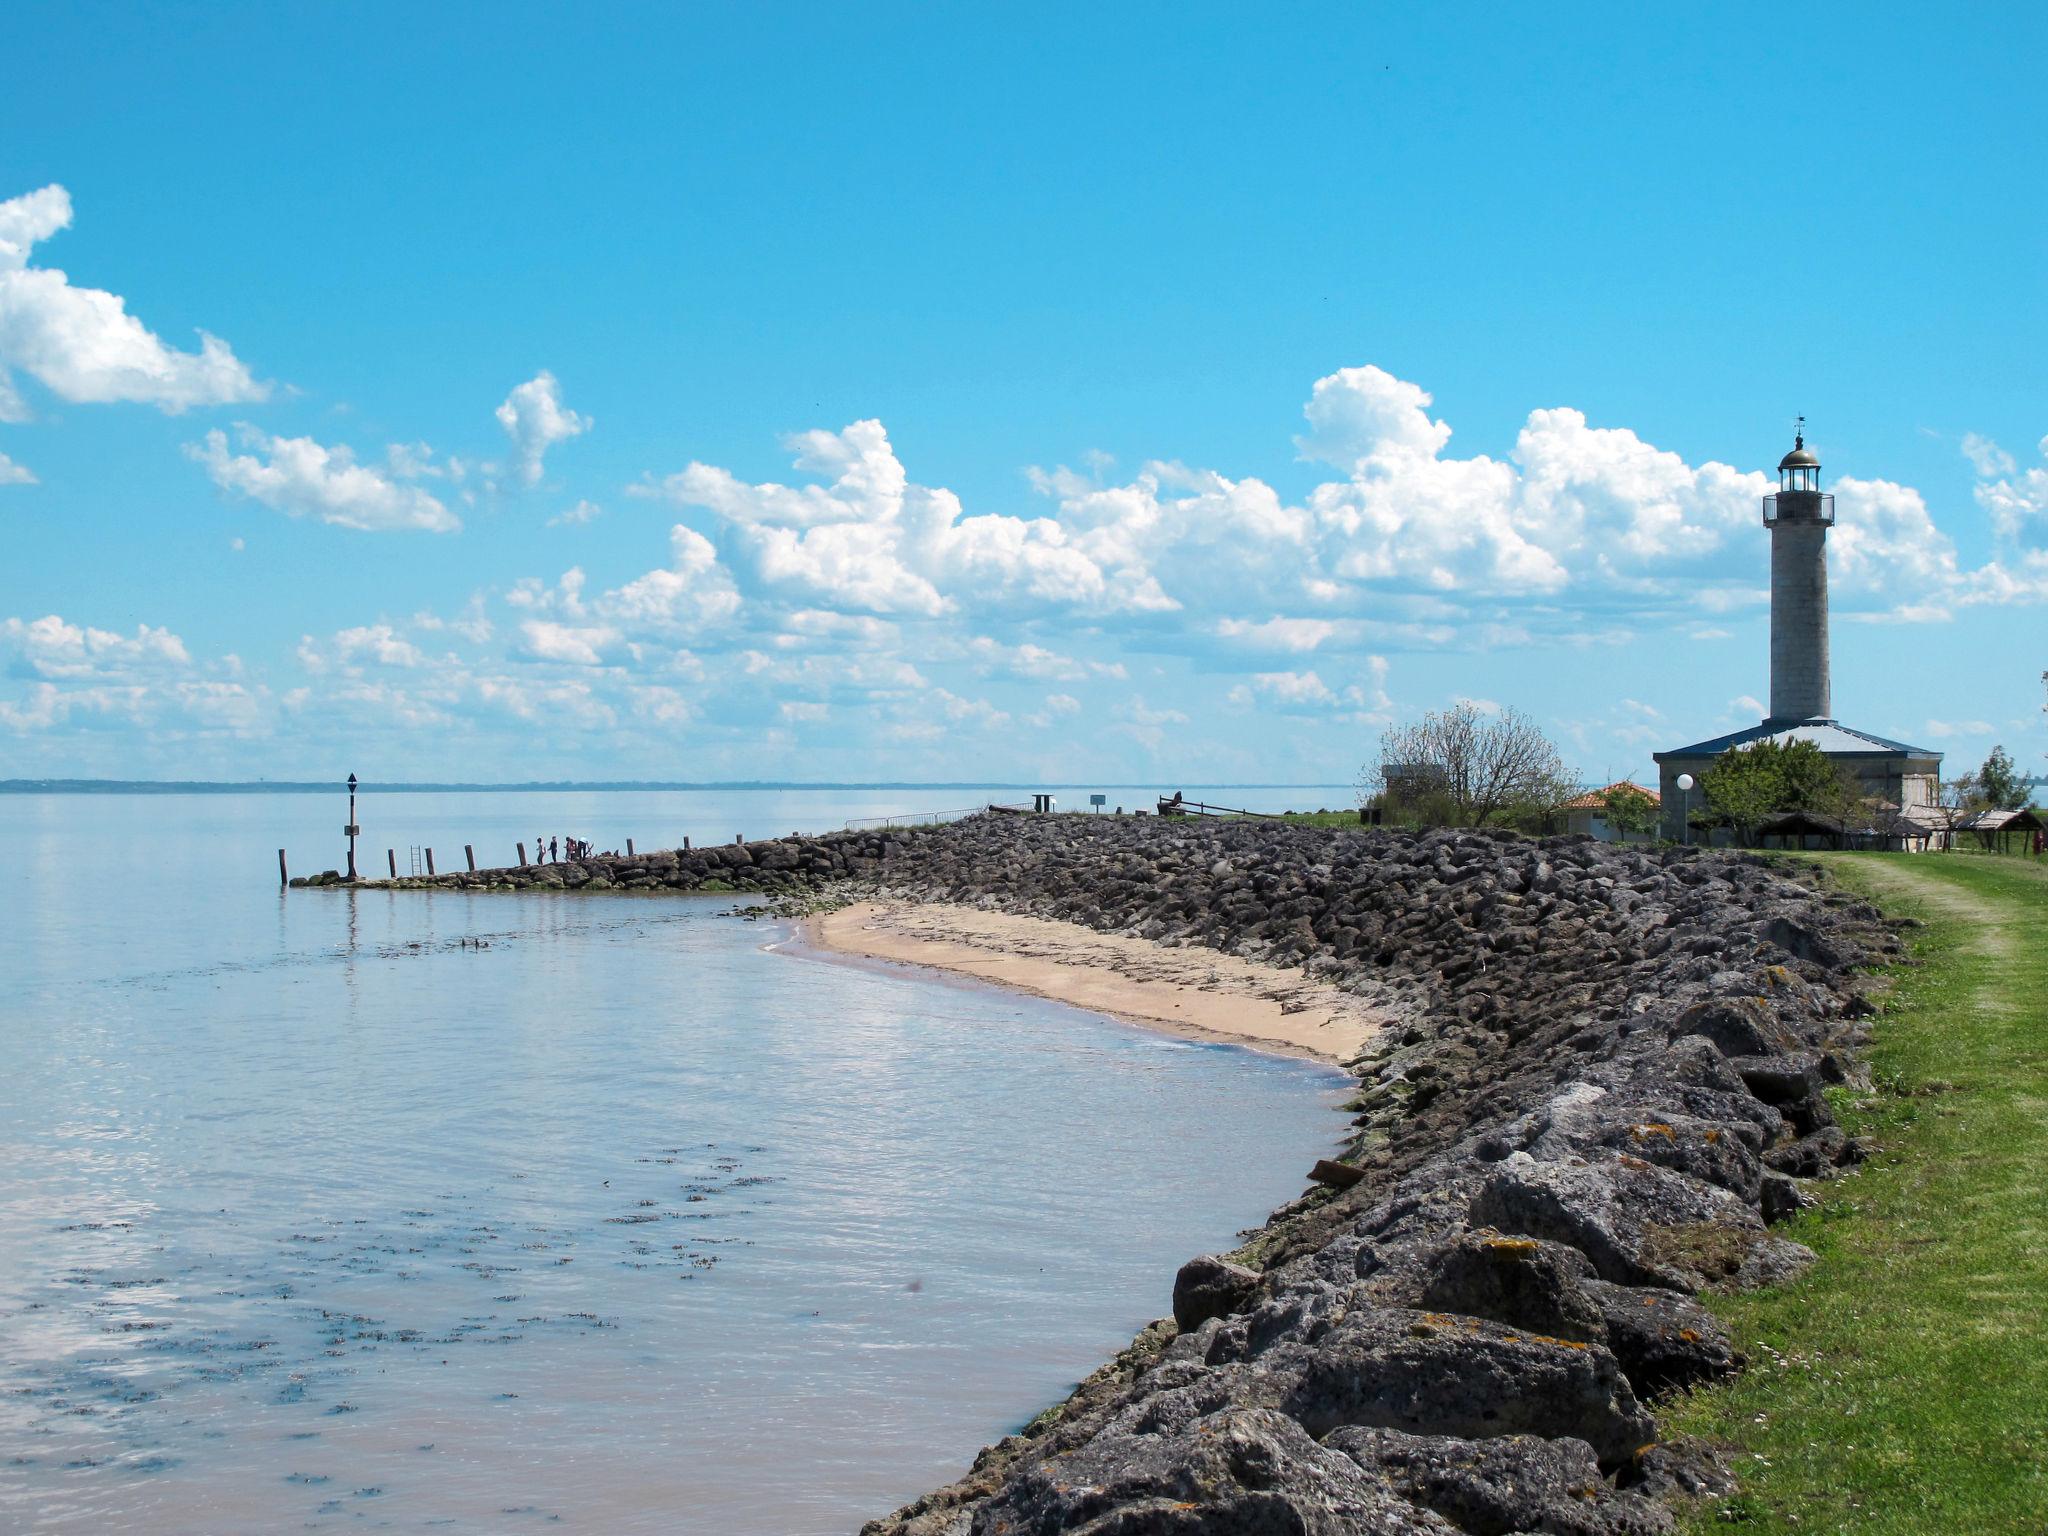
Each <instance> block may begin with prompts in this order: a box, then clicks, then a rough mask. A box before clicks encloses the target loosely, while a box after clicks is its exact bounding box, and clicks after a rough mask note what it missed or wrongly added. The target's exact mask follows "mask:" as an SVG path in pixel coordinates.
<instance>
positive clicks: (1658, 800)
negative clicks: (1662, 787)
mask: <svg viewBox="0 0 2048 1536" xmlns="http://www.w3.org/2000/svg"><path fill="white" fill-rule="evenodd" d="M1617 789H1632V790H1634V791H1635V792H1636V793H1637V794H1639V795H1647V796H1648V797H1649V800H1650V803H1651V804H1652V805H1662V804H1663V803H1664V802H1663V799H1662V797H1661V796H1659V795H1658V793H1657V791H1655V790H1654V789H1645V788H1643V786H1642V785H1640V784H1634V783H1631V782H1630V781H1629V780H1627V779H1617V780H1615V782H1614V783H1612V784H1609V785H1608V786H1607V787H1606V788H1604V789H1589V790H1587V791H1586V792H1585V793H1584V794H1583V795H1580V796H1579V797H1578V798H1577V799H1576V800H1567V801H1565V803H1564V804H1563V805H1561V806H1559V807H1558V809H1559V810H1563V811H1600V810H1605V809H1606V805H1605V804H1604V802H1603V800H1602V796H1604V795H1606V794H1608V793H1609V792H1610V791H1613V790H1617Z"/></svg>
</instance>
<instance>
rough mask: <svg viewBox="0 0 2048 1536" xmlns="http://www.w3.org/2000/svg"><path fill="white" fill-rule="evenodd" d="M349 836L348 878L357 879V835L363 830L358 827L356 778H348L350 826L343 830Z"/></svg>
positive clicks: (351, 880) (352, 880)
mask: <svg viewBox="0 0 2048 1536" xmlns="http://www.w3.org/2000/svg"><path fill="white" fill-rule="evenodd" d="M341 830H342V831H344V832H346V833H347V834H348V878H349V881H350V883H354V881H355V878H356V835H357V834H358V833H360V832H361V831H362V830H363V829H362V828H361V827H359V826H357V825H356V776H355V775H354V774H350V775H349V776H348V825H347V826H345V827H343V828H342V829H341Z"/></svg>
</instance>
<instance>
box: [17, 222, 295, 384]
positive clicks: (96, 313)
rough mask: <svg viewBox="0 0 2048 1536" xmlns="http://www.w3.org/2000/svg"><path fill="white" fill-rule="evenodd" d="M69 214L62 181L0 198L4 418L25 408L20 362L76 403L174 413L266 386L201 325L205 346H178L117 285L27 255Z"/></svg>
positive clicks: (62, 224) (24, 370)
mask: <svg viewBox="0 0 2048 1536" xmlns="http://www.w3.org/2000/svg"><path fill="white" fill-rule="evenodd" d="M70 223H71V194H70V193H68V192H67V191H65V189H64V188H63V187H61V186H54V185H53V186H47V187H44V188H42V189H41V190H40V191H36V192H30V193H27V194H25V195H23V196H20V197H15V198H10V199H8V200H7V201H6V202H0V421H19V420H22V419H24V418H25V417H26V416H27V415H28V407H27V403H26V402H25V401H24V400H23V399H22V397H21V393H20V390H19V388H18V387H17V386H16V385H15V383H14V381H13V378H12V375H13V374H15V373H17V372H18V373H24V374H27V375H28V376H29V377H30V378H32V379H34V380H36V381H37V382H38V383H39V384H41V385H42V386H43V387H44V388H45V389H47V390H49V391H50V393H51V394H53V395H55V396H56V397H57V398H58V399H60V400H64V401H67V402H69V403H71V404H74V405H85V404H104V403H108V402H113V401H132V402H136V403H139V404H143V405H153V406H155V407H156V408H157V409H158V410H161V411H165V412H168V413H170V414H173V415H175V414H177V413H178V412H180V411H185V410H189V409H191V408H193V407H195V406H205V405H228V404H234V403H236V402H240V401H249V400H261V399H264V398H265V397H266V396H267V395H268V394H269V393H270V387H269V385H267V384H264V383H261V382H259V381H258V380H257V379H256V378H254V377H253V376H252V375H251V374H250V372H249V370H248V368H247V367H246V366H245V365H244V364H243V363H242V361H241V360H240V359H239V358H237V357H236V356H235V354H234V352H233V351H232V350H231V349H230V348H229V346H228V344H227V343H226V342H224V341H222V340H221V339H220V338H219V337H218V336H213V335H209V334H208V333H206V332H205V331H201V332H200V333H199V350H198V351H197V352H180V351H178V350H177V349H176V348H174V347H170V346H167V345H165V343H164V342H163V340H162V339H161V338H160V337H158V336H157V335H156V334H155V333H154V332H153V331H151V330H150V329H149V328H148V327H147V326H145V325H144V324H143V323H142V322H141V321H140V320H138V319H136V318H135V317H134V316H133V315H131V314H129V313H128V307H127V303H126V301H125V300H123V299H122V298H121V296H120V295H119V294H114V293H108V292H107V291H105V290H104V289H100V288H81V287H76V286H74V285H73V284H72V282H71V279H70V278H69V277H68V276H66V275H65V274H64V273H63V272H61V271H59V270H57V269H56V268H55V267H38V266H32V265H30V256H31V254H32V253H33V251H34V249H35V247H36V246H37V245H39V244H40V243H42V242H43V241H46V240H48V239H49V238H50V237H51V236H52V235H55V234H57V233H58V232H59V231H60V230H63V229H65V228H66V227H68V226H69V225H70Z"/></svg>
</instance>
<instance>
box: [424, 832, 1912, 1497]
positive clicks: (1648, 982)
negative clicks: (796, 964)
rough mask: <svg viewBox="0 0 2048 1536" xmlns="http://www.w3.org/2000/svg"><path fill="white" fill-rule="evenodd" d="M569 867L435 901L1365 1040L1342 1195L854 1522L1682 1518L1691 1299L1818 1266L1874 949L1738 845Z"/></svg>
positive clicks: (485, 883) (1208, 1278)
mask: <svg viewBox="0 0 2048 1536" xmlns="http://www.w3.org/2000/svg"><path fill="white" fill-rule="evenodd" d="M574 868H575V871H576V873H575V875H569V874H567V873H566V872H564V871H563V870H562V869H561V867H560V866H548V867H545V868H538V869H536V868H528V869H524V870H514V871H482V872H478V873H476V874H473V875H472V874H466V873H465V874H459V875H452V876H442V877H440V878H439V880H437V881H435V882H434V883H436V884H439V885H458V886H482V887H489V886H493V885H496V886H506V885H510V886H515V887H518V886H527V887H532V886H548V887H555V886H560V887H562V888H564V889H567V888H569V887H570V886H571V885H572V884H575V885H577V886H578V887H579V888H580V889H584V890H588V889H592V888H596V889H613V890H617V889H626V890H632V889H650V888H666V889H703V888H706V887H709V888H711V889H714V890H749V891H762V892H767V893H769V894H771V895H789V896H802V895H804V894H805V893H817V892H831V891H854V890H858V891H859V892H861V893H870V894H878V895H882V896H885V897H892V898H895V899H902V900H914V901H922V900H930V901H946V902H955V903H966V904H971V905H978V906H983V907H988V908H996V909H1001V910H1004V911H1009V912H1015V913H1020V914H1024V915H1028V916H1042V917H1048V918H1058V919H1064V920H1066V921H1069V922H1075V923H1081V924H1084V925H1087V926H1090V927H1093V928H1096V929H1099V930H1103V931H1110V932H1120V933H1130V934H1137V935H1140V936H1143V937H1146V938H1149V939H1153V940H1156V941H1158V942H1160V943H1164V944H1173V945H1196V946H1207V947H1210V948H1214V949H1217V950H1220V951H1224V952H1226V953H1230V954H1236V955H1241V956H1244V957H1246V958H1250V959H1256V960H1261V961H1264V962H1267V963H1271V964H1280V965H1287V966H1296V967H1300V968H1301V969H1302V970H1303V971H1305V972H1306V973H1307V974H1309V975H1310V976H1313V977H1316V978H1319V979H1321V980H1324V981H1326V982H1328V983H1329V984H1331V985H1334V986H1337V987H1341V988H1343V989H1345V990H1347V991H1349V992H1352V993H1354V994H1356V995H1358V996H1360V997H1361V998H1364V999H1366V1000H1368V1001H1370V1002H1371V1003H1373V1004H1374V1005H1376V1006H1377V1007H1378V1008H1380V1009H1381V1010H1382V1011H1383V1013H1384V1014H1385V1015H1386V1017H1387V1018H1388V1019H1389V1020H1390V1021H1391V1023H1390V1025H1389V1027H1388V1028H1387V1029H1386V1030H1385V1031H1384V1032H1383V1033H1382V1035H1381V1036H1380V1037H1379V1039H1378V1041H1377V1042H1376V1043H1375V1045H1374V1046H1373V1048H1372V1049H1371V1050H1370V1052H1369V1053H1368V1054H1367V1055H1365V1056H1362V1057H1360V1058H1359V1059H1358V1060H1356V1061H1354V1062H1352V1063H1350V1064H1349V1065H1350V1069H1351V1070H1352V1071H1353V1072H1354V1073H1355V1074H1356V1076H1357V1078H1358V1083H1359V1089H1358V1092H1357V1095H1356V1097H1355V1098H1354V1100H1353V1102H1352V1105H1351V1111H1352V1113H1353V1115H1354V1117H1355V1120H1354V1133H1355V1134H1354V1139H1353V1141H1352V1144H1351V1147H1350V1150H1349V1152H1348V1153H1347V1155H1346V1157H1345V1162H1346V1163H1347V1164H1348V1165H1349V1166H1351V1167H1353V1168H1355V1169H1356V1170H1357V1171H1358V1174H1359V1178H1358V1181H1357V1183H1356V1184H1355V1185H1354V1186H1352V1187H1349V1188H1343V1189H1336V1188H1331V1187H1329V1186H1328V1185H1319V1186H1318V1187H1317V1188H1314V1189H1312V1190H1310V1191H1309V1192H1308V1193H1306V1194H1305V1195H1303V1196H1302V1197H1301V1198H1300V1199H1299V1200H1297V1201H1295V1202H1293V1203H1292V1204H1291V1205H1290V1206H1288V1207H1286V1208H1285V1209H1284V1210H1282V1211H1281V1212H1279V1213H1277V1214H1276V1215H1275V1217H1274V1218H1273V1219H1272V1220H1271V1221H1270V1222H1269V1223H1268V1224H1267V1226H1266V1228H1265V1229H1264V1230H1263V1231H1261V1232H1260V1233H1258V1234H1257V1235H1256V1236H1255V1237H1254V1238H1253V1240H1252V1241H1251V1242H1250V1243H1248V1244H1247V1245H1246V1246H1245V1247H1244V1248H1243V1249H1241V1250H1239V1251H1238V1252H1236V1253H1234V1254H1230V1255H1220V1256H1219V1255H1211V1256H1205V1257H1202V1258H1198V1259H1195V1260H1193V1261H1192V1262H1191V1263H1190V1264H1189V1265H1188V1266H1187V1267H1186V1268H1185V1269H1183V1271H1182V1273H1181V1276H1180V1278H1179V1280H1178V1281H1177V1282H1176V1284H1175V1285H1174V1287H1173V1291H1172V1296H1171V1298H1170V1302H1171V1309H1172V1314H1173V1319H1172V1320H1171V1321H1167V1322H1162V1323H1160V1324H1156V1325H1154V1327H1152V1328H1151V1329H1148V1330H1147V1331H1146V1333H1145V1334H1144V1335H1143V1336H1141V1338H1140V1339H1139V1340H1138V1341H1137V1342H1136V1343H1135V1344H1134V1345H1133V1346H1132V1348H1131V1349H1130V1350H1128V1351H1126V1352H1125V1354H1124V1355H1122V1356H1120V1357H1119V1358H1118V1359H1117V1360H1116V1361H1115V1362H1113V1363H1112V1364H1111V1365H1109V1366H1106V1367H1104V1369H1103V1370H1102V1371H1101V1372H1098V1373H1097V1375H1096V1376H1094V1377H1092V1378H1090V1380H1089V1381H1088V1382H1085V1383H1083V1385H1082V1387H1081V1388H1080V1389H1079V1390H1078V1391H1077V1392H1076V1393H1075V1395H1074V1397H1073V1398H1072V1399H1070V1400H1069V1401H1068V1402H1067V1403H1066V1404H1064V1405H1062V1406H1061V1407H1060V1408H1058V1409H1056V1410H1054V1411H1053V1412H1050V1413H1048V1414H1046V1415H1044V1416H1042V1417H1041V1418H1040V1419H1039V1420H1038V1421H1036V1422H1035V1423H1034V1424H1033V1425H1032V1426H1031V1427H1030V1429H1028V1430H1027V1431H1025V1432H1024V1433H1022V1434H1019V1435H1015V1436H1012V1437H1010V1438H1008V1439H1006V1440H1004V1441H1002V1442H1000V1443H999V1444H997V1445H995V1446H992V1447H990V1448H989V1449H987V1450H985V1451H984V1452H983V1453H982V1455H981V1456H980V1457H979V1458H978V1459H977V1460H976V1462H975V1464H974V1466H973V1468H972V1469H971V1470H970V1471H969V1472H968V1474H967V1475H966V1476H965V1477H964V1478H962V1479H961V1481H960V1482H958V1483H956V1484H954V1485H952V1486H951V1487H948V1488H944V1489H940V1490H937V1491H935V1492H933V1493H931V1494H928V1495H926V1496H925V1497H924V1498H922V1499H919V1500H918V1501H916V1502H915V1503H914V1504H912V1505H909V1506H906V1507H905V1508H904V1509H902V1510H899V1511H898V1512H897V1513H896V1514H894V1515H891V1516H889V1517H887V1518H885V1519H880V1520H876V1521H873V1522H871V1523H870V1524H869V1525H868V1526H867V1527H865V1533H866V1536H1024V1533H1031V1536H1041V1533H1044V1536H1050V1533H1053V1532H1087V1533H1096V1536H1108V1533H1111V1532H1115V1533H1118V1536H1140V1533H1153V1532H1157V1533H1162V1536H1163V1533H1173V1536H1225V1533H1232V1536H1236V1533H1252V1532H1269V1531H1270V1532H1274V1533H1280V1532H1289V1533H1303V1532H1310V1533H1318V1536H1322V1533H1328V1536H1340V1533H1342V1536H1350V1533H1364V1532H1375V1533H1377V1532H1431V1533H1445V1532H1465V1533H1468V1536H1484V1533H1493V1532H1507V1531H1528V1532H1550V1533H1557V1536H1566V1533H1569V1536H1635V1533H1648V1532H1661V1531H1665V1530H1668V1529H1670V1527H1671V1519H1670V1516H1669V1513H1668V1511H1667V1508H1666V1506H1665V1504H1664V1503H1662V1502H1660V1500H1664V1499H1668V1498H1675V1497H1692V1496H1698V1495H1701V1494H1712V1493H1716V1492H1723V1491H1726V1490H1727V1488H1728V1486H1729V1483H1728V1479H1727V1476H1726V1474H1725V1472H1723V1471H1721V1470H1720V1469H1718V1468H1716V1467H1715V1466H1714V1465H1713V1463H1712V1459H1711V1457H1710V1456H1708V1455H1705V1454H1704V1453H1702V1452H1701V1451H1699V1449H1698V1448H1696V1447H1692V1446H1687V1445H1669V1444H1663V1443H1661V1442H1660V1440H1659V1436H1658V1432H1657V1427H1656V1421H1655V1417H1654V1405H1655V1403H1656V1401H1657V1398H1658V1396H1659V1395H1660V1394H1662V1393H1665V1392H1669V1391H1671V1390H1673V1389H1674V1388H1680V1387H1685V1386H1689V1385H1692V1384H1695V1383H1698V1382H1702V1381H1708V1380H1711V1379H1713V1378H1715V1377H1717V1376H1721V1375H1725V1374H1727V1373H1729V1372H1731V1371H1735V1370H1738V1369H1740V1368H1741V1366H1742V1363H1743V1362H1742V1361H1741V1359H1740V1358H1739V1356H1738V1355H1737V1354H1736V1352H1735V1351H1734V1349H1733V1348H1732V1346H1731V1344H1730V1341H1729V1339H1728V1337H1727V1335H1726V1333H1725V1331H1724V1330H1723V1329H1722V1328H1721V1327H1720V1326H1719V1325H1718V1324H1717V1323H1716V1322H1715V1320H1714V1318H1713V1316H1712V1314H1711V1313H1710V1312H1709V1311H1708V1310H1707V1309H1706V1308H1705V1307H1704V1306H1703V1305H1702V1304H1701V1303H1700V1301H1699V1300H1698V1296H1699V1294H1700V1293H1701V1292H1702V1291H1706V1290H1710V1289H1713V1288H1716V1287H1725V1286H1747V1285H1763V1284H1784V1283H1787V1282H1789V1281H1791V1280H1794V1279H1796V1277H1797V1275H1798V1274H1799V1272H1800V1271H1801V1269H1802V1268H1803V1267H1804V1265H1805V1264H1806V1263H1808V1262H1810V1260H1811V1257H1812V1256H1811V1254H1809V1253H1808V1252H1807V1251H1806V1250H1805V1249H1803V1248H1800V1247H1799V1246H1798V1245H1796V1244H1793V1243H1789V1242H1787V1241H1785V1240H1783V1239H1782V1238H1779V1237H1777V1236H1776V1235H1774V1234H1773V1233H1772V1231H1771V1230H1770V1226H1771V1223H1772V1222H1774V1221H1776V1220H1779V1219H1782V1218H1783V1216H1785V1215H1786V1214H1789V1213H1790V1211H1792V1210H1796V1209H1797V1208H1798V1207H1799V1205H1800V1204H1801V1203H1802V1201H1803V1200H1804V1199H1805V1198H1806V1196H1805V1194H1804V1191H1803V1189H1802V1185H1803V1183H1804V1181H1808V1180H1812V1179H1817V1178H1826V1177H1830V1176H1832V1175H1834V1174H1835V1173H1836V1172H1837V1171H1838V1170H1839V1169H1840V1168H1841V1167H1843V1166H1845V1165H1847V1164H1849V1163H1852V1162H1854V1161H1855V1160H1856V1158H1857V1157H1858V1156H1859V1149H1858V1148H1857V1147H1856V1145H1855V1143H1854V1142H1853V1141H1851V1140H1850V1139H1849V1138H1848V1137H1847V1136H1845V1135H1844V1134H1843V1133H1842V1132H1841V1130H1840V1128H1839V1127H1837V1126H1836V1125H1835V1123H1834V1117H1833V1115H1832V1114H1831V1113H1830V1111H1829V1108H1828V1104H1827V1101H1826V1098H1825V1097H1824V1095H1823V1088H1824V1086H1825V1085H1827V1084H1829V1083H1837V1082H1844V1081H1854V1080H1855V1079H1856V1077H1857V1075H1858V1073H1859V1071H1860V1068H1859V1067H1858V1064H1857V1058H1858V1050H1859V1047H1860V1045H1861V1044H1862V1042H1863V1039H1864V1032H1865V1029H1866V1027H1867V1025H1866V1019H1867V1016H1868V1015H1869V1014H1870V1012H1871V1008H1870V1004H1869V1002H1868V1000H1867V998H1866V997H1865V996H1864V995H1863V989H1864V986H1865V983H1864V981H1863V980H1862V979H1861V977H1860V975H1859V971H1860V968H1862V967H1864V966H1866V965H1868V964H1869V963H1871V962H1872V961H1874V960H1878V959H1881V958H1883V957H1884V956H1886V955H1889V954H1896V953H1897V952H1898V950H1899V949H1900V945H1899V942H1898V940H1897V939H1896V938H1895V937H1894V936H1893V934H1892V932H1891V931H1890V929H1889V928H1888V927H1887V926H1886V925H1885V924H1883V923H1882V921H1881V920H1880V919H1879V917H1878V914H1877V913H1876V911H1875V910H1874V909H1872V908H1870V907H1868V906H1865V905H1862V904H1859V903H1857V902H1854V901H1852V900H1849V899H1848V898H1846V897H1843V896H1841V895H1837V894H1830V893H1827V892H1825V891H1823V890H1820V889H1817V888H1816V887H1815V886H1813V885H1811V884H1807V883H1803V882H1802V881H1801V880H1798V879H1795V878H1793V877H1792V875H1791V874H1790V873H1788V872H1787V871H1786V870H1784V869H1781V868H1778V867H1775V866H1773V865H1772V864H1771V863H1769V862H1768V861H1766V860H1764V859H1762V858H1759V857H1758V856H1755V855H1750V854H1735V853H1715V852H1707V851H1703V850H1698V849H1663V850H1653V849H1643V848H1624V847H1616V846H1612V845H1604V844H1599V843H1595V842H1591V841H1589V840H1586V839H1549V840H1545V841H1541V842H1532V841H1528V840H1524V839H1520V838H1516V837H1514V836H1512V835H1509V834H1495V835H1490V836H1489V835H1477V834H1472V833H1460V832H1454V831H1442V832H1431V833H1424V834H1403V833H1391V832H1381V831H1366V830H1359V831H1351V830H1333V829H1324V828H1314V827H1305V826H1298V825H1288V824H1285V823H1276V822H1270V821H1256V822H1255V821H1242V822H1238V821H1216V820H1207V821H1201V822H1193V823H1180V822H1170V821H1169V822H1162V821H1158V820H1154V819H1152V818H1144V819H1125V818H1107V817H1103V818H1096V817H1071V816H1013V817H992V816H991V817H977V818H972V819H970V820H967V821H964V822H957V823H954V824H951V825H948V826H943V827H934V828H920V829H912V830H896V829H892V830H888V831H870V832H849V833H843V834H834V835H830V836H825V837H818V838H790V839H783V840H780V841H778V842H774V843H767V844H751V845H747V846H744V847H723V848H716V849H706V850H698V851H695V852H687V851H686V852H682V853H665V854H650V855H643V856H641V857H640V858H638V859H630V860H627V859H612V860H587V861H582V863H581V864H580V865H578V866H574ZM578 877H580V880H579V879H578ZM399 883H400V884H406V883H409V882H399ZM421 883H425V882H421ZM1160 1301H1161V1307H1162V1310H1164V1309H1165V1308H1166V1306H1167V1305H1168V1302H1169V1298H1168V1296H1167V1295H1166V1294H1165V1287H1164V1286H1163V1285H1162V1294H1161V1297H1160Z"/></svg>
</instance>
